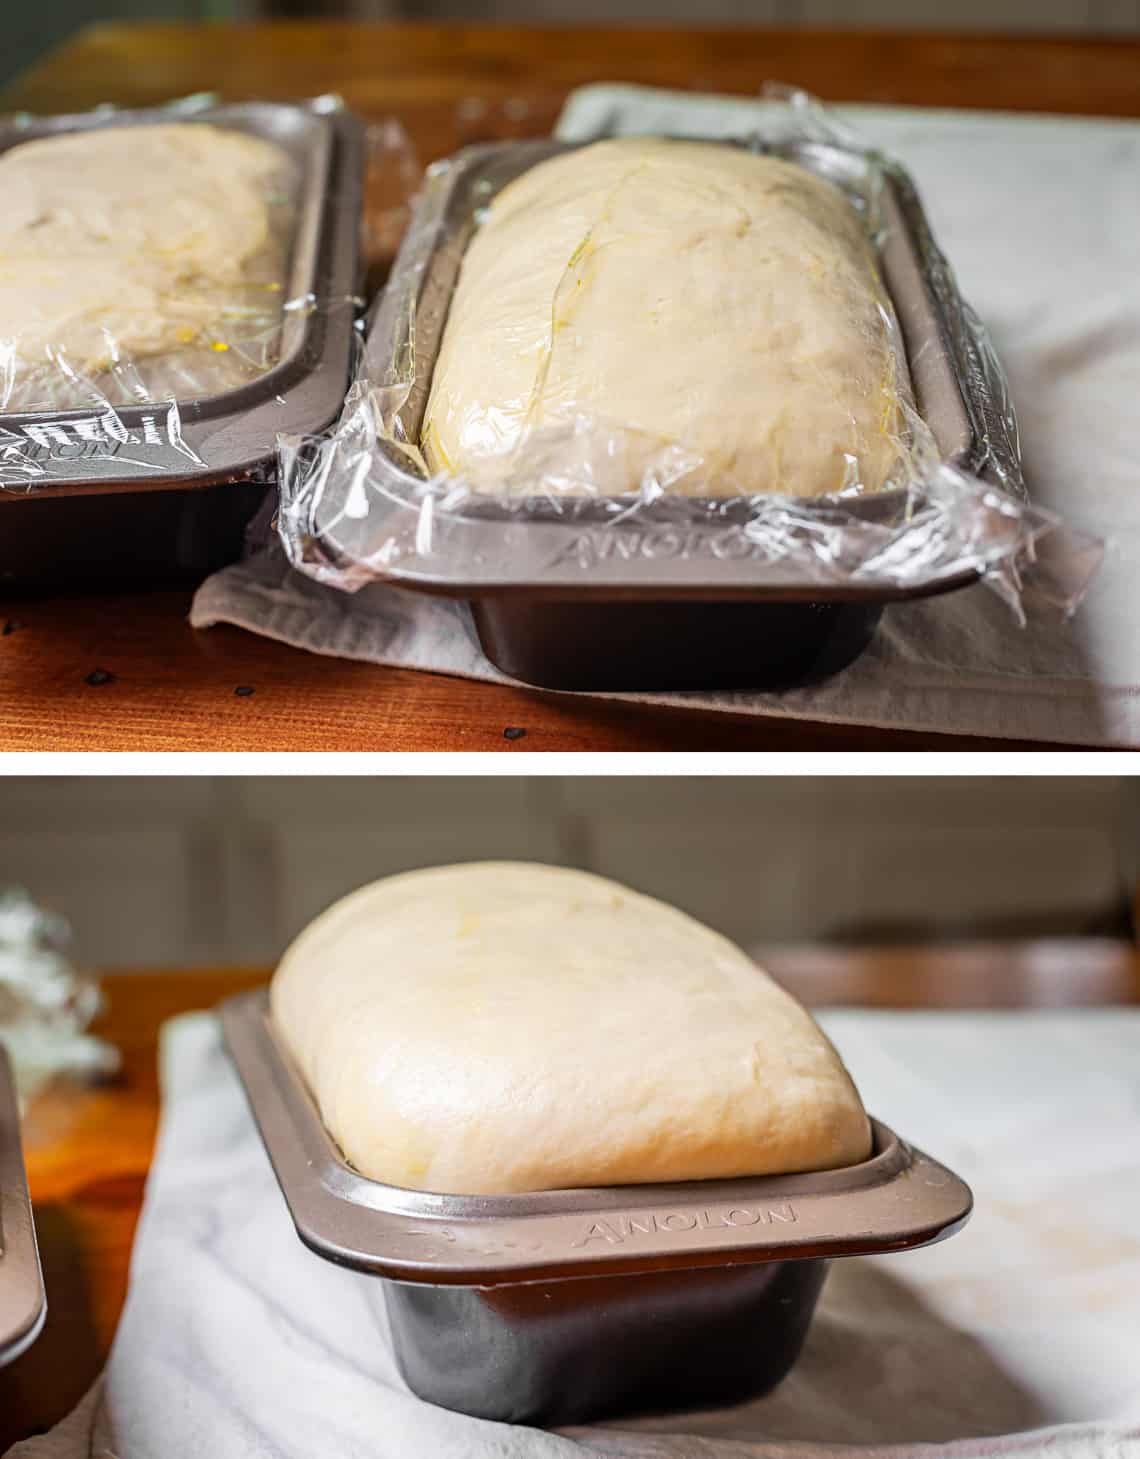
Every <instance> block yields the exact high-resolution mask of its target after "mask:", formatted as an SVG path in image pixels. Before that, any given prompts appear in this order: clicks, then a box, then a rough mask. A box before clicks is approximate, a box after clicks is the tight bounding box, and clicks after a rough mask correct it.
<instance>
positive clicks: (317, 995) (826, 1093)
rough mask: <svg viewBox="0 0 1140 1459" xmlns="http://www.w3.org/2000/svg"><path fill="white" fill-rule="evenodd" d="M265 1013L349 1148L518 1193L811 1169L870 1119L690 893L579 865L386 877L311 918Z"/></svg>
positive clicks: (441, 1178)
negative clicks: (622, 881) (654, 895)
mask: <svg viewBox="0 0 1140 1459" xmlns="http://www.w3.org/2000/svg"><path fill="white" fill-rule="evenodd" d="M271 1003H272V1017H273V1020H274V1023H275V1026H276V1028H277V1029H278V1030H279V1032H280V1034H281V1036H282V1038H283V1040H284V1042H285V1045H286V1047H287V1048H288V1049H289V1050H290V1052H291V1053H292V1055H293V1057H294V1059H295V1060H296V1062H297V1064H298V1066H299V1068H300V1070H301V1072H302V1074H303V1076H304V1078H305V1080H306V1081H307V1083H308V1086H309V1088H310V1090H311V1091H312V1093H313V1095H314V1097H315V1099H316V1101H317V1104H318V1106H319V1108H320V1112H321V1116H322V1118H323V1120H324V1123H325V1125H326V1127H327V1128H328V1130H329V1132H330V1133H331V1134H332V1136H333V1138H334V1139H335V1140H336V1141H337V1143H338V1144H339V1145H340V1147H341V1149H342V1150H343V1151H344V1154H345V1155H346V1156H347V1158H348V1159H349V1160H350V1161H351V1162H352V1164H353V1165H354V1166H355V1167H356V1168H357V1169H358V1170H359V1171H361V1172H362V1174H364V1175H366V1176H369V1177H371V1178H373V1179H375V1180H380V1181H384V1182H387V1183H389V1184H392V1185H397V1186H405V1187H411V1188H415V1189H420V1190H429V1191H440V1192H450V1193H455V1194H461V1193H489V1192H511V1191H515V1192H519V1191H537V1190H548V1189H558V1188H563V1187H572V1186H590V1185H622V1184H638V1183H642V1182H646V1181H672V1180H702V1179H706V1178H712V1177H717V1176H740V1175H764V1174H771V1173H774V1172H788V1171H802V1170H821V1169H826V1168H831V1167H834V1166H840V1165H847V1164H851V1163H853V1162H855V1161H859V1160H862V1159H864V1158H865V1157H866V1156H867V1155H868V1153H869V1150H870V1140H871V1137H870V1129H869V1125H868V1121H867V1117H866V1115H865V1113H864V1111H863V1106H862V1104H861V1102H860V1100H859V1096H858V1094H857V1093H856V1091H855V1087H854V1085H853V1084H852V1082H851V1079H850V1077H849V1076H848V1074H847V1071H846V1070H845V1069H844V1067H843V1065H842V1063H841V1062H840V1060H839V1056H838V1055H837V1054H836V1052H835V1050H834V1049H833V1048H832V1047H831V1045H830V1044H829V1043H828V1041H827V1039H826V1038H825V1036H824V1035H823V1033H822V1032H821V1030H820V1029H819V1028H818V1027H817V1026H816V1024H815V1023H814V1022H813V1020H812V1018H811V1016H810V1015H809V1014H808V1013H807V1011H806V1010H805V1009H804V1008H802V1007H801V1006H800V1005H799V1004H798V1003H797V1002H796V1001H795V999H793V998H792V997H791V996H790V995H789V994H788V993H786V992H784V991H783V989H781V988H780V987H779V986H778V985H777V984H776V983H774V982H773V981H772V979H771V978H769V977H768V975H767V974H766V973H763V972H761V971H760V970H759V969H758V968H757V967H756V965H755V964H754V963H753V962H752V960H751V959H750V958H749V957H748V956H747V955H746V954H745V953H743V952H742V951H741V950H740V949H739V948H738V947H736V946H734V945H733V944H732V943H731V942H729V941H728V940H727V939H726V938H724V937H721V936H720V935H719V934H718V933H715V932H712V931H710V930H709V929H708V928H707V927H704V926H703V925H702V924H701V923H699V922H696V921H694V920H693V919H692V918H691V917H688V916H686V915H685V914H684V913H682V912H679V911H676V910H675V909H674V908H672V907H669V906H666V905H665V904H664V903H662V902H658V901H654V900H652V899H651V898H649V897H644V896H640V895H639V894H638V893H636V892H632V891H630V890H628V889H627V888H626V887H623V886H619V885H618V884H617V883H616V882H612V881H607V880H606V879H604V878H602V877H599V876H592V875H588V874H587V873H585V872H580V871H568V870H563V869H561V868H558V867H552V866H538V865H527V864H517V863H509V862H504V863H497V862H481V863H475V864H471V865H466V866H445V867H437V868H434V869H432V870H428V871H414V872H409V873H407V874H406V875H403V876H394V877H389V878H388V879H386V880H384V881H379V882H375V883H374V884H373V885H371V886H367V887H364V888H363V889H362V890H360V891H358V892H355V893H354V894H353V895H352V896H349V897H346V898H345V899H344V900H343V901H340V902H338V903H337V904H336V905H335V906H333V907H332V908H331V909H330V910H329V911H327V912H325V913H324V914H323V915H322V916H320V917H318V918H317V920H316V921H315V922H313V923H312V924H310V926H309V927H308V928H307V929H306V930H305V931H304V932H303V933H302V934H301V935H300V937H298V938H297V940H296V941H295V942H294V943H293V945H292V946H291V947H290V948H289V950H288V951H287V952H286V954H285V956H284V958H283V959H282V961H281V964H280V966H279V967H278V969H277V972H276V974H275V976H274V979H273V983H272V987H271Z"/></svg>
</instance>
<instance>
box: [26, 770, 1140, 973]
mask: <svg viewBox="0 0 1140 1459" xmlns="http://www.w3.org/2000/svg"><path fill="white" fill-rule="evenodd" d="M1138 787H1140V781H1124V782H1122V781H1119V780H1113V779H1104V778H1096V779H1089V778H1064V777H1061V778H1050V779H1048V780H1038V779H1020V778H1001V779H998V778H995V779H987V778H977V779H975V778H970V779H960V778H953V779H945V780H944V779H929V778H925V777H924V778H923V779H870V778H864V779H856V778H851V777H847V778H841V779H831V778H814V777H813V778H804V779H784V778H781V779H766V778H765V779H710V778H669V779H656V778H653V779H643V778H627V777H622V778H618V779H613V778H595V777H590V776H581V777H573V778H567V779H563V778H560V777H555V778H546V777H533V778H532V777H522V778H514V777H509V778H507V777H498V776H496V777H483V778H470V779H468V778H445V777H440V776H433V777H430V778H422V779H421V778H414V777H413V778H398V779H397V778H389V777H376V778H370V779H367V778H356V777H352V778H348V779H339V778H338V779H324V778H321V779H300V780H298V779H282V778H276V777H264V778H262V777H259V778H253V779H245V778H238V779H209V778H191V777H179V778H177V779H166V778H159V779H150V778H146V779H135V778H118V777H112V778H102V777H82V778H75V779H70V778H65V777H50V778H42V779H28V780H24V779H5V780H2V781H0V885H3V884H5V883H10V884H17V885H22V886H24V887H26V888H27V889H28V890H29V891H31V892H32V894H33V895H34V896H36V897H37V898H38V899H40V900H42V901H44V902H47V903H48V904H50V905H51V906H52V907H53V908H55V909H56V910H58V911H60V912H62V913H63V914H64V915H65V916H67V917H68V918H69V919H70V920H71V922H72V924H73V926H74V929H75V934H76V949H75V950H76V953H77V954H78V956H79V957H80V958H82V959H83V960H85V961H87V962H89V963H91V964H93V965H96V966H102V967H123V968H130V967H156V966H184V967H185V966H193V965H207V964H241V963H266V962H271V961H273V960H274V959H275V958H276V957H277V956H278V954H279V953H280V951H281V950H282V948H283V947H284V946H285V944H286V942H287V941H288V940H289V939H290V938H291V937H292V936H293V934H294V933H296V932H297V931H298V930H299V929H300V928H301V927H302V926H303V925H304V924H305V923H306V922H307V921H308V920H309V919H310V918H311V917H313V916H314V915H315V914H316V913H317V912H319V911H321V909H322V908H324V907H326V906H327V905H328V904H329V903H330V902H331V901H332V900H334V899H335V898H336V897H338V896H340V895H341V894H342V893H344V892H346V891H349V890H351V889H352V888H354V887H357V886H359V885H361V884H362V883H364V882H367V881H370V880H372V879H374V878H375V877H378V876H383V875H385V874H386V873H390V872H394V871H400V870H404V869H408V868H411V867H416V866H424V865H431V864H433V863H442V862H449V861H465V860H476V859H481V858H494V857H508V858H532V859H535V860H540V861H549V862H558V863H562V864H566V865H574V866H581V867H584V868H588V869H592V870H595V871H599V872H602V873H604V874H606V875H609V876H614V877H616V878H618V879H620V880H622V881H625V882H627V883H629V884H631V885H632V886H634V887H637V888H639V889H640V890H642V891H645V892H649V893H652V894H655V895H658V896H661V897H664V898H666V899H668V900H670V901H672V902H675V903H676V904H677V905H679V906H681V907H683V908H685V909H686V910H688V911H690V912H692V913H694V914H695V915H697V916H699V917H701V918H703V919H705V920H706V921H709V922H711V923H713V924H714V925H715V926H717V927H720V928H721V929H723V930H724V931H725V932H727V933H729V934H731V935H732V936H733V937H735V938H737V939H738V940H739V941H741V942H743V943H744V944H746V945H749V946H756V945H764V944H772V943H788V942H803V941H819V940H829V941H837V942H845V943H851V942H854V943H859V942H882V941H900V942H901V941H908V940H909V941H924V940H928V939H963V938H971V937H998V938H1004V937H1010V938H1012V937H1037V936H1050V935H1056V936H1069V935H1074V936H1080V935H1084V934H1096V933H1110V934H1111V933H1115V934H1124V935H1127V934H1128V933H1129V932H1130V930H1131V918H1132V915H1133V905H1134V897H1135V889H1136V886H1137V880H1138V878H1140V864H1138V862H1140V839H1138V830H1137V828H1138V825H1140V793H1138Z"/></svg>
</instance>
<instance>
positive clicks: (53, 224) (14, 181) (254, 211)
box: [0, 123, 286, 373]
mask: <svg viewBox="0 0 1140 1459" xmlns="http://www.w3.org/2000/svg"><path fill="white" fill-rule="evenodd" d="M285 163H286V158H285V156H284V154H283V153H282V152H281V151H280V150H279V149H278V148H277V147H275V146H274V145H272V144H271V143H269V142H264V141H261V140H260V139H258V138H255V137H248V136H244V135H242V134H241V133H239V132H235V131H228V130H223V129H221V128H219V127H214V126H208V125H205V124H202V123H167V124H162V125H157V126H111V127H97V128H94V129H92V130H91V131H86V132H76V133H73V134H68V135H61V136H56V137H47V138H42V139H39V140H36V141H32V142H24V143H21V144H20V145H18V146H16V147H13V148H11V149H10V150H9V151H7V152H5V153H3V155H0V197H2V198H3V200H4V203H3V208H2V209H0V346H2V347H6V350H7V353H8V356H9V366H8V368H9V369H10V370H11V369H12V368H13V367H14V368H15V369H17V370H18V369H20V368H42V367H43V366H44V365H45V364H47V365H52V364H53V363H54V359H55V357H56V356H58V355H62V356H63V358H64V361H65V364H66V366H67V367H70V368H72V369H74V370H76V371H79V372H82V373H90V372H95V371H98V370H100V369H103V368H105V367H106V366H108V365H110V364H111V363H112V362H113V361H114V360H116V359H121V360H125V361H131V360H135V359H141V358H145V357H147V356H151V355H155V354H158V353H161V352H163V351H167V350H175V349H178V348H181V347H184V346H186V345H188V344H191V343H193V342H194V341H195V340H196V339H197V337H198V334H199V332H200V331H202V330H204V329H205V330H214V331H225V330H226V329H227V328H228V327H230V326H229V325H228V324H227V321H226V315H227V312H230V313H232V312H233V310H234V309H235V308H237V309H240V308H241V307H242V306H243V303H244V301H243V299H242V295H241V289H242V286H243V285H244V284H245V282H246V279H247V267H248V265H249V264H250V261H251V260H253V259H254V258H256V257H258V256H259V255H262V254H263V253H264V252H265V250H266V249H267V248H269V247H270V246H271V243H272V240H271V239H270V236H269V229H270V207H269V203H268V202H267V194H268V193H269V192H270V190H271V189H272V188H273V187H274V186H277V187H280V184H281V178H282V173H283V169H284V165H285ZM13 361H14V366H13V363H12V362H13Z"/></svg>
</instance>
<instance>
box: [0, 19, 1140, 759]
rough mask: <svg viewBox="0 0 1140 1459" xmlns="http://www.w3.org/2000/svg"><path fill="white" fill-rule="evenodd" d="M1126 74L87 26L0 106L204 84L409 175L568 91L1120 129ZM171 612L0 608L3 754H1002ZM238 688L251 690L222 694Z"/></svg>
mask: <svg viewBox="0 0 1140 1459" xmlns="http://www.w3.org/2000/svg"><path fill="white" fill-rule="evenodd" d="M1138 74H1140V44H1137V43H1136V42H1131V41H1122V40H1116V39H1114V40H1111V41H1108V40H1090V39H1075V38H1061V37H1055V36H1024V37H1023V36H1017V37H1009V36H1007V37H994V36H962V35H938V34H930V33H926V32H922V33H915V34H903V33H891V34H874V33H867V32H859V33H848V34H844V33H841V32H832V31H810V30H793V31H769V30H752V31H731V30H723V29H722V30H710V31H679V30H668V31H645V30H639V29H613V30H599V29H589V30H577V29H575V30H562V29H549V30H523V29H517V28H509V27H498V28H494V27H486V28H474V27H460V26H456V27H444V26H432V25H424V26H414V25H383V26H367V25H355V24H343V23H329V22H300V23H290V24H273V25H256V26H238V27H209V26H202V27H196V26H184V25H132V26H121V25H103V26H96V27H94V28H92V29H89V30H87V31H84V32H82V33H81V34H80V35H79V36H78V38H77V39H75V40H74V41H73V42H71V43H70V44H69V45H67V46H65V47H63V48H62V49H61V50H59V51H57V52H55V53H54V54H53V55H51V56H49V57H48V58H47V59H46V60H45V61H44V62H43V63H42V64H41V65H39V66H38V67H36V68H34V69H33V70H32V71H30V72H29V73H28V74H27V75H25V76H24V77H22V78H21V79H19V80H18V81H17V82H16V83H15V85H14V86H12V87H11V88H10V89H9V91H8V92H7V94H6V96H4V97H3V98H0V105H3V106H6V107H13V108H26V109H28V110H31V111H38V112H55V111H75V110H81V109H83V108H86V107H90V106H94V105H96V104H97V103H99V102H115V103H118V104H120V105H125V106H140V105H147V104H150V103H155V102H162V101H165V100H167V99H169V98H170V97H175V96H181V95H185V94H188V93H190V92H195V91H200V90H212V91H215V92H218V93H219V94H220V95H221V96H223V97H224V98H226V99H230V100H237V99H243V98H251V97H271V98H282V99H286V98H298V97H304V96H311V95H314V94H317V93H320V92H338V93H339V94H340V95H341V96H343V97H344V99H345V100H346V101H347V102H348V104H349V105H350V106H351V107H353V108H355V109H356V110H358V111H360V112H361V113H363V114H365V115H367V116H371V117H383V116H397V117H399V118H400V120H401V121H402V122H403V123H404V125H405V127H406V128H407V130H408V132H409V133H410V135H411V136H412V138H413V140H414V142H415V145H416V148H417V152H418V155H419V159H420V161H421V162H426V161H428V160H430V159H431V158H433V157H437V156H441V155H443V154H445V153H448V152H450V151H452V150H454V149H455V147H457V146H459V145H461V144H463V143H465V142H471V141H474V140H476V139H478V138H482V137H486V136H500V135H508V134H510V135H519V134H524V133H530V134H536V133H541V132H544V131H547V130H549V128H550V126H551V124H552V122H553V121H554V119H555V117H556V116H557V113H558V110H559V108H560V107H561V105H562V102H563V100H564V98H565V96H566V94H567V93H568V92H569V91H570V90H571V89H572V88H574V87H576V86H580V85H583V84H585V83H587V82H592V81H600V80H629V81H638V82H644V83H648V84H653V85H659V86H674V87H686V88H694V89H698V90H718V91H725V92H737V93H741V94H748V93H750V92H755V90H756V88H757V87H758V86H759V85H760V84H761V83H762V82H763V81H764V80H765V79H767V78H775V79H779V80H783V81H787V82H794V83H798V84H799V85H802V86H805V87H807V88H808V89H810V90H812V91H814V92H816V93H817V94H818V95H820V96H822V97H824V98H826V99H828V100H847V101H855V100H859V101H870V102H902V103H914V104H926V105H935V106H962V107H998V108H1008V109H1013V110H1036V111H1051V112H1073V113H1086V114H1104V115H1114V116H1136V115H1140V87H1138V86H1137V84H1136V78H1137V75H1138ZM188 601H189V595H188V594H187V593H185V592H159V593H133V594H127V593H109V594H105V595H102V596H96V597H84V598H74V599H64V598H60V599H55V600H50V601H39V602H23V603H17V602H12V601H3V600H0V627H3V626H4V625H5V624H8V625H12V624H19V625H20V626H19V627H18V629H12V630H11V631H9V632H8V633H6V634H3V635H0V749H21V750H28V749H51V750H68V749H73V750H91V749H107V750H171V749H177V750H196V749H210V750H324V749H332V750H339V749H344V750H454V749H464V750H484V749H500V750H516V751H517V750H524V751H525V750H583V749H589V750H629V749H650V750H694V749H737V750H746V749H752V750H755V749H826V748H830V749H922V748H942V749H945V748H955V747H964V748H971V749H978V748H983V747H987V746H991V745H992V747H995V748H1004V749H1015V748H1018V746H1017V745H1016V744H1015V743H1014V742H1011V741H994V742H987V741H983V740H978V739H965V738H962V739H958V738H955V737H952V736H941V735H934V734H905V733H890V732H884V731H881V730H876V729H862V728H858V727H855V728H851V727H843V726H828V725H823V724H814V723H802V722H794V721H784V720H779V719H756V718H743V717H734V716H720V715H711V714H707V713H699V712H695V711H686V710H670V711H662V710H648V709H638V708H631V707H627V706H625V705H619V706H615V705H613V704H611V703H606V702H605V701H602V700H589V699H584V698H569V697H565V696H558V695H552V694H543V693H536V692H531V691H528V690H521V689H513V688H502V687H496V686H491V685H483V684H473V683H467V682H464V681H462V680H456V679H450V678H445V677H441V676H433V675H427V674H418V673H410V672H406V671H400V670H386V669H378V668H374V667H370V666H362V665H358V664H349V663H344V662H340V661H335V660H328V659H319V658H316V657H313V656H311V655H308V654H304V653H302V652H300V651H298V650H293V649H289V648H285V647H282V646H281V645H278V644H273V643H269V642H265V641H262V640H259V639H256V638H253V637H252V636H250V635H248V634H245V633H243V632H241V631H239V630H236V629H225V628H222V629H213V630H210V631H208V632H204V633H197V634H195V633H193V632H192V631H191V630H190V629H189V628H188V627H187V626H186V622H185V618H186V609H187V605H188ZM96 670H103V671H104V674H103V675H98V674H97V675H96V679H97V682H96V683H95V684H91V683H89V682H88V676H89V675H91V674H92V673H94V672H95V671H96ZM107 674H109V675H111V676H112V677H111V678H110V679H107V678H105V677H104V675H107ZM239 686H240V687H242V688H243V690H244V689H249V688H252V689H253V690H254V693H253V694H245V693H243V694H242V695H237V694H236V692H235V691H236V690H237V689H238V688H239ZM507 729H511V730H518V729H522V730H525V731H526V733H525V735H524V736H517V735H511V736H506V735H505V734H504V731H506V730H507ZM1036 748H1041V746H1040V745H1038V746H1036Z"/></svg>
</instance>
